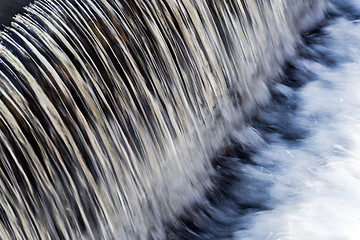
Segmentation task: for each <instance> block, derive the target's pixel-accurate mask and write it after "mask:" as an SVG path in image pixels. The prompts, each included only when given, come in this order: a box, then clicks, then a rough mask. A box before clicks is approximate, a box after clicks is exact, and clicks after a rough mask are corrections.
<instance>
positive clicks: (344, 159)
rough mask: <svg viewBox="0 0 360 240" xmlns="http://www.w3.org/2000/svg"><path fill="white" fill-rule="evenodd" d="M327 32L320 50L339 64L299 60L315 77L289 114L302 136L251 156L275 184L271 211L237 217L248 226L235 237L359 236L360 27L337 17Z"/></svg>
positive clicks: (351, 239)
mask: <svg viewBox="0 0 360 240" xmlns="http://www.w3.org/2000/svg"><path fill="white" fill-rule="evenodd" d="M354 4H357V8H358V9H359V11H360V2H359V1H355V2H354ZM325 32H326V33H327V34H326V36H325V37H324V39H323V41H322V42H324V43H325V45H324V46H318V47H319V49H320V48H321V50H322V51H324V50H325V51H326V55H327V56H332V58H334V59H335V60H338V61H339V63H338V64H337V65H336V66H335V67H334V66H325V65H322V64H320V63H317V62H315V61H312V60H304V59H300V60H298V62H297V63H296V66H297V67H298V68H299V69H303V70H304V71H305V72H307V73H309V72H310V73H312V75H315V76H316V78H315V80H314V81H311V82H309V83H308V84H306V85H305V86H304V87H302V88H301V89H300V90H299V92H298V93H297V94H298V96H299V100H298V102H297V103H298V105H299V108H298V109H297V110H296V112H295V113H294V116H293V117H292V118H290V119H291V120H290V121H291V124H293V125H295V126H297V127H299V128H301V129H305V130H307V134H306V137H305V138H303V139H299V141H298V143H295V144H294V143H293V142H291V143H290V142H289V141H285V140H283V139H280V138H279V137H278V136H277V135H276V134H273V136H272V138H273V140H274V141H273V143H272V144H269V146H268V147H267V148H266V149H264V150H263V151H262V152H260V153H259V154H258V155H257V156H256V157H255V160H256V161H257V162H258V163H260V165H263V166H267V168H268V169H271V170H269V171H268V173H267V175H263V176H262V181H268V182H269V183H271V184H272V187H271V188H270V189H269V190H268V191H269V202H268V205H269V207H270V208H271V210H269V211H262V212H258V213H256V214H252V215H250V216H247V217H246V219H242V222H246V223H245V225H246V226H245V227H246V229H247V230H243V231H239V232H237V234H236V237H235V239H269V240H270V239H286V240H290V239H301V240H317V239H323V240H332V239H334V240H338V239H346V240H357V239H360V24H359V23H358V21H352V20H346V19H345V18H340V19H338V20H336V21H334V23H332V24H331V25H330V26H328V27H326V30H325ZM312 47H315V50H316V47H317V46H316V45H315V46H312ZM287 91H288V90H287ZM268 117H276V113H273V115H271V114H270V116H268ZM278 121H281V119H278ZM259 172H260V170H259V169H258V171H257V172H256V171H254V174H258V176H260V175H259ZM264 191H267V190H264Z"/></svg>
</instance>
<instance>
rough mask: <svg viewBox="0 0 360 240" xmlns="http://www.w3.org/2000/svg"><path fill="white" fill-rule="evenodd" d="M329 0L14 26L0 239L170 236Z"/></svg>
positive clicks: (87, 6) (70, 8)
mask: <svg viewBox="0 0 360 240" xmlns="http://www.w3.org/2000/svg"><path fill="white" fill-rule="evenodd" d="M325 5H326V4H325V1H312V0H308V1H305V0H304V1H298V0H288V1H281V0H279V1H274V2H272V3H270V2H269V1H263V0H257V1H236V0H232V1H224V2H222V1H219V2H218V1H201V0H198V1H190V0H184V1H175V0H174V1H162V0H158V1H155V0H154V1H140V0H139V1H132V0H131V1H127V0H123V1H118V0H111V1H110V0H108V1H107V0H76V1H75V0H50V1H43V0H39V1H36V2H35V4H33V5H31V6H29V7H27V8H26V12H25V13H24V14H22V15H17V16H16V17H15V18H14V22H13V23H12V25H11V27H10V28H7V29H6V30H5V31H4V32H3V33H1V44H0V159H1V161H0V169H1V171H0V186H1V195H0V202H1V207H0V222H1V225H0V237H1V238H4V239H139V238H140V239H146V238H156V239H157V238H164V237H165V235H164V234H165V233H164V229H163V226H164V224H165V223H166V222H171V221H176V217H177V216H178V215H179V214H180V213H181V211H182V209H184V208H185V207H187V206H189V205H191V204H192V203H194V202H196V201H201V199H203V198H204V196H203V190H204V189H208V188H209V187H210V185H211V184H212V183H211V181H210V176H211V175H212V174H213V172H214V170H213V168H212V166H211V159H212V158H213V157H214V156H215V155H216V154H217V153H218V152H219V151H220V149H222V148H223V147H225V146H226V145H228V144H229V142H230V141H229V139H230V135H231V133H234V132H235V131H240V130H241V129H242V128H245V127H244V126H245V124H246V121H247V120H249V119H250V118H251V117H252V116H253V115H254V114H255V113H256V112H257V110H258V109H259V108H260V107H262V106H264V105H266V104H267V103H268V102H269V99H270V92H269V88H268V86H269V85H270V84H273V82H272V80H273V79H274V78H278V76H279V74H280V73H281V67H282V66H283V64H284V62H285V60H286V59H289V58H290V57H292V56H294V54H295V50H294V46H295V45H296V44H298V43H299V41H300V37H299V33H300V32H301V31H303V30H305V29H306V28H309V26H311V25H312V24H313V23H314V22H315V21H317V20H319V19H321V17H322V11H323V9H324V7H325ZM245 129H246V128H245ZM244 131H245V130H244ZM245 132H246V131H245ZM250 132H251V131H250ZM239 136H240V135H239ZM244 136H247V135H244ZM239 139H240V142H241V144H243V145H246V144H249V143H252V142H253V141H256V139H257V138H256V137H254V136H250V138H249V139H246V138H243V139H242V140H241V137H239ZM289 152H290V150H289ZM249 184H250V183H249ZM249 186H251V185H249Z"/></svg>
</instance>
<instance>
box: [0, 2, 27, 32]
mask: <svg viewBox="0 0 360 240" xmlns="http://www.w3.org/2000/svg"><path fill="white" fill-rule="evenodd" d="M31 2H33V1H32V0H1V2H0V25H1V26H0V29H3V26H10V22H11V20H12V18H13V17H14V16H15V14H19V13H22V12H23V7H24V6H27V5H28V4H30V3H31Z"/></svg>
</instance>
